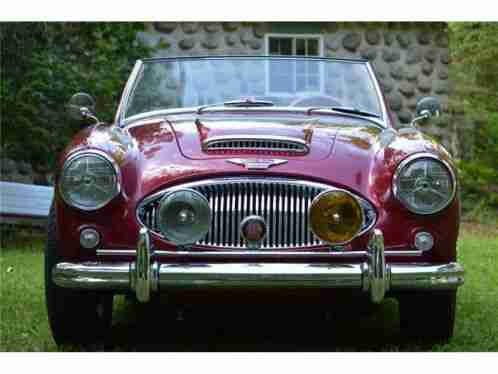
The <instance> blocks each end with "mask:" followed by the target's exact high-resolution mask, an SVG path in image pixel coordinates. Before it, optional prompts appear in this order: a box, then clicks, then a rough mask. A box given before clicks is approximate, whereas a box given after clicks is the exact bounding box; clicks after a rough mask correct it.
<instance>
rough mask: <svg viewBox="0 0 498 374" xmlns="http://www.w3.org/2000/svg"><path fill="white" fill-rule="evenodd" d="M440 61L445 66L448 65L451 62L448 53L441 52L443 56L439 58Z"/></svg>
mask: <svg viewBox="0 0 498 374" xmlns="http://www.w3.org/2000/svg"><path fill="white" fill-rule="evenodd" d="M439 59H440V61H441V62H442V63H443V64H445V65H448V63H449V62H450V56H449V54H448V51H444V52H441V56H440V57H439Z"/></svg>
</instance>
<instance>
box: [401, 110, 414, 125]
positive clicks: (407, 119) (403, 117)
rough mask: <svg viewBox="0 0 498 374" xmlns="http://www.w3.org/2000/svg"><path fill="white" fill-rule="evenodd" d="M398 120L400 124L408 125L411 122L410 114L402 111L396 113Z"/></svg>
mask: <svg viewBox="0 0 498 374" xmlns="http://www.w3.org/2000/svg"><path fill="white" fill-rule="evenodd" d="M398 118H399V121H400V122H401V123H402V124H408V123H410V122H411V121H412V114H411V113H410V112H409V111H407V110H402V111H400V112H399V113H398Z"/></svg>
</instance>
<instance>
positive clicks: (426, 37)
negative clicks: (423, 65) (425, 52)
mask: <svg viewBox="0 0 498 374" xmlns="http://www.w3.org/2000/svg"><path fill="white" fill-rule="evenodd" d="M431 39H432V38H431V34H430V33H429V32H426V31H422V32H420V33H419V34H418V35H417V40H418V42H419V43H420V44H422V45H427V44H429V43H430V42H431Z"/></svg>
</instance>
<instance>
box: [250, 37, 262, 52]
mask: <svg viewBox="0 0 498 374" xmlns="http://www.w3.org/2000/svg"><path fill="white" fill-rule="evenodd" d="M249 46H250V47H251V49H254V50H257V49H260V48H261V42H260V41H259V40H256V39H254V40H251V41H250V42H249Z"/></svg>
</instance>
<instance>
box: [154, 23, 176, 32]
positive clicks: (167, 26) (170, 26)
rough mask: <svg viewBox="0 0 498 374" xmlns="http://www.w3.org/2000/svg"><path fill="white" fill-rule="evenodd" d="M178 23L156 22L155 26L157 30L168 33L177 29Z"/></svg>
mask: <svg viewBox="0 0 498 374" xmlns="http://www.w3.org/2000/svg"><path fill="white" fill-rule="evenodd" d="M177 25H178V24H177V23H176V22H154V28H155V29H156V30H157V31H160V32H165V33H167V34H169V33H170V32H173V31H175V29H176V26H177Z"/></svg>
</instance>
